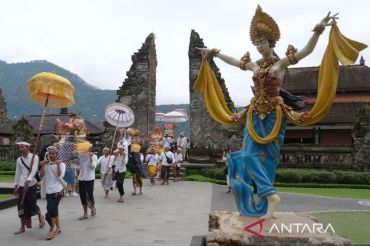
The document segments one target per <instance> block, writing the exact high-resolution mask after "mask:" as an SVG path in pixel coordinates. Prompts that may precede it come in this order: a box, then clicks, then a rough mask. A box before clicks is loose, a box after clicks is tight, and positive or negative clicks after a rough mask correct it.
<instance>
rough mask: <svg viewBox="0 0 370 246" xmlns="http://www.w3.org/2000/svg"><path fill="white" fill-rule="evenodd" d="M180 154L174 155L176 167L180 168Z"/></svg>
mask: <svg viewBox="0 0 370 246" xmlns="http://www.w3.org/2000/svg"><path fill="white" fill-rule="evenodd" d="M182 161H183V160H182V154H181V153H180V154H178V153H177V152H176V153H175V162H176V166H178V167H181V163H182Z"/></svg>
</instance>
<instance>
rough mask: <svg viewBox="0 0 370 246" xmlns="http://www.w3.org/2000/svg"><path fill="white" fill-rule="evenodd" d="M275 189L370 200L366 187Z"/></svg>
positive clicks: (369, 193)
mask: <svg viewBox="0 0 370 246" xmlns="http://www.w3.org/2000/svg"><path fill="white" fill-rule="evenodd" d="M277 190H278V192H293V193H300V194H309V195H320V196H330V197H341V198H356V199H369V200H370V190H368V189H348V188H301V187H277ZM369 221H370V220H369Z"/></svg>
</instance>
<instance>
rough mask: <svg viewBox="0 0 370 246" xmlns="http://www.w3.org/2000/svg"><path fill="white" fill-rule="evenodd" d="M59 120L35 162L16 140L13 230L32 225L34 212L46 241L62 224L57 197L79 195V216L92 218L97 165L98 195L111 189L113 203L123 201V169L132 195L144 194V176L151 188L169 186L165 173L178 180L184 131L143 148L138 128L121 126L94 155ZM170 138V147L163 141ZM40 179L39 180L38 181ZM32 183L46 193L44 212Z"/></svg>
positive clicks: (24, 144) (25, 145)
mask: <svg viewBox="0 0 370 246" xmlns="http://www.w3.org/2000/svg"><path fill="white" fill-rule="evenodd" d="M70 119H71V121H70V123H72V125H74V124H75V122H74V120H75V119H79V117H78V116H76V115H72V116H70ZM60 124H61V125H60V126H59V128H58V133H59V134H60V133H61V132H62V134H61V135H60V139H59V141H58V142H56V143H53V144H50V145H48V146H46V147H45V148H46V152H45V154H43V158H42V160H39V157H38V155H34V154H33V153H30V150H29V148H30V146H31V144H30V143H28V142H25V141H22V142H18V143H17V144H18V146H19V150H20V153H21V156H20V157H19V158H18V159H17V163H16V175H15V190H14V194H15V195H16V196H18V198H19V199H18V214H19V217H20V222H21V225H20V228H19V229H18V230H17V231H16V232H15V234H20V233H23V232H25V231H26V228H32V220H31V217H32V216H34V215H38V218H39V227H40V228H43V227H44V225H45V222H47V223H48V224H49V226H50V228H49V231H48V233H47V235H46V239H47V240H51V239H53V238H54V237H55V236H57V235H58V234H60V233H61V232H62V228H61V223H60V219H59V204H60V202H61V200H62V198H63V197H69V196H70V197H73V196H76V195H77V196H78V195H79V197H80V201H81V205H82V215H81V216H80V217H78V219H79V220H86V219H88V218H89V217H90V216H95V215H96V214H97V210H96V206H95V199H94V196H96V194H95V192H94V187H95V178H96V169H97V168H99V172H100V175H101V176H100V177H101V180H100V183H101V186H102V190H103V195H104V198H108V197H109V192H110V191H111V190H114V189H116V190H117V193H118V200H117V202H119V203H124V201H125V200H124V195H125V194H126V193H125V190H124V182H125V177H127V174H126V173H127V172H130V173H131V175H132V192H131V195H132V196H136V195H143V194H144V193H143V186H144V182H143V179H144V178H149V179H150V184H151V185H152V186H153V185H155V184H156V181H157V182H160V184H161V185H164V184H166V185H169V179H170V176H171V175H172V176H173V178H174V181H175V182H176V181H179V180H180V178H181V172H180V169H181V165H182V163H183V162H184V157H185V155H186V154H187V153H186V149H187V138H186V137H185V135H184V133H181V134H180V136H179V138H178V139H177V141H174V140H173V137H172V138H171V137H169V136H163V137H162V135H159V137H160V140H159V141H158V142H157V144H153V143H149V148H148V150H147V151H145V150H144V148H143V145H142V140H141V138H140V134H141V133H140V131H139V130H137V129H133V128H128V129H124V128H122V129H120V130H119V133H120V138H119V139H118V140H117V143H116V145H115V149H114V150H112V149H110V148H109V147H104V148H103V149H102V150H101V153H102V155H101V156H100V157H99V158H98V156H97V153H95V152H93V146H92V145H91V144H88V145H86V143H87V142H86V140H85V139H84V137H85V135H83V134H82V133H83V132H82V131H79V132H78V133H76V132H74V131H75V128H73V127H72V126H71V125H69V123H60ZM67 126H68V127H69V128H68V127H67ZM66 129H67V130H66ZM71 129H72V130H71ZM63 131H64V132H63ZM170 138H171V145H170V144H169V143H168V140H170ZM81 145H82V146H83V145H86V146H88V148H87V149H86V146H85V147H81ZM171 149H172V150H175V151H172V150H171ZM158 172H160V176H159V177H158V176H157V173H158ZM41 179H42V182H39V181H40V180H41ZM38 182H39V183H38ZM38 185H42V186H43V187H42V189H43V190H44V191H45V193H46V204H47V205H46V213H45V216H43V214H42V209H40V208H39V207H38V205H37V193H36V192H37V186H38ZM129 194H130V193H129ZM70 199H72V198H70ZM89 212H90V213H89Z"/></svg>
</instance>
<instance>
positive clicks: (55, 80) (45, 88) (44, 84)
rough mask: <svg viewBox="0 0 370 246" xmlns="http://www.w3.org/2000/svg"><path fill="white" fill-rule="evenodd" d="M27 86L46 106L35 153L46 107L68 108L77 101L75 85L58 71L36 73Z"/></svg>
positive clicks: (42, 117)
mask: <svg viewBox="0 0 370 246" xmlns="http://www.w3.org/2000/svg"><path fill="white" fill-rule="evenodd" d="M27 86H28V97H29V98H30V99H31V100H32V101H34V102H35V103H37V104H39V105H41V106H43V107H44V108H43V111H42V115H41V120H40V125H39V130H38V133H37V137H36V142H35V151H34V153H35V152H36V150H37V147H38V146H37V145H38V141H39V138H40V134H41V130H42V127H43V123H44V118H45V113H46V108H47V107H51V108H68V107H69V106H71V105H73V104H74V103H75V100H74V98H73V93H74V87H73V85H72V83H71V82H70V81H69V80H68V79H66V78H64V77H62V76H59V75H57V74H56V73H48V72H42V73H38V74H36V75H35V76H33V77H32V78H31V79H30V80H29V81H28V82H27ZM32 160H33V159H32ZM32 163H33V162H32ZM32 163H31V164H32Z"/></svg>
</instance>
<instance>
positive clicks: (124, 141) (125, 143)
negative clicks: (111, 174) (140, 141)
mask: <svg viewBox="0 0 370 246" xmlns="http://www.w3.org/2000/svg"><path fill="white" fill-rule="evenodd" d="M120 145H122V146H123V147H125V153H128V146H129V145H131V137H128V138H122V139H121V140H119V141H118V143H117V148H118V146H120Z"/></svg>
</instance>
